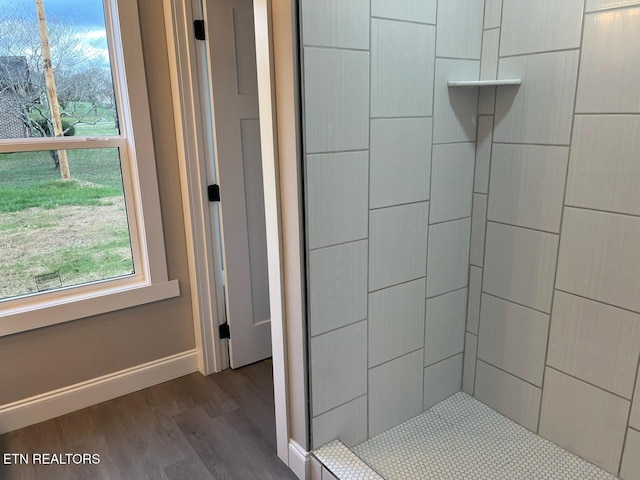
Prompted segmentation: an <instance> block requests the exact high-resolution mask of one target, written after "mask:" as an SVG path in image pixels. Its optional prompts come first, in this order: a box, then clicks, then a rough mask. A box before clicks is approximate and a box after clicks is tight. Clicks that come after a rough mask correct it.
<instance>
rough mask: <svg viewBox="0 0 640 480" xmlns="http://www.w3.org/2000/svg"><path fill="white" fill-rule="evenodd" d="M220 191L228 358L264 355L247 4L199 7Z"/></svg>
mask: <svg viewBox="0 0 640 480" xmlns="http://www.w3.org/2000/svg"><path fill="white" fill-rule="evenodd" d="M204 14H205V29H206V41H207V42H208V44H207V46H208V52H209V65H210V77H211V85H212V89H213V92H212V93H213V95H212V96H213V116H214V130H215V131H214V137H215V139H214V141H215V157H216V158H215V163H216V168H217V173H218V175H217V178H218V181H219V184H220V197H221V201H220V207H221V209H222V215H221V217H222V221H221V223H222V225H221V229H222V239H223V253H224V270H225V293H226V302H227V305H226V307H227V321H228V323H229V327H230V332H231V339H230V340H229V357H230V363H231V367H232V368H238V367H241V366H243V365H247V364H249V363H253V362H257V361H258V360H262V359H264V358H267V357H270V356H271V321H270V318H271V316H270V308H269V278H268V270H267V240H266V230H265V215H264V190H263V183H262V158H261V153H260V121H259V116H258V84H257V75H256V49H255V31H254V23H253V1H252V0H204Z"/></svg>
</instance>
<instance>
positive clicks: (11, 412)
mask: <svg viewBox="0 0 640 480" xmlns="http://www.w3.org/2000/svg"><path fill="white" fill-rule="evenodd" d="M197 371H198V355H197V351H196V350H195V349H194V350H189V351H186V352H182V353H178V354H176V355H171V356H170V357H165V358H161V359H159V360H155V361H153V362H149V363H145V364H142V365H138V366H135V367H131V368H127V369H126V370H121V371H119V372H115V373H111V374H109V375H104V376H103V377H98V378H94V379H91V380H88V381H86V382H81V383H77V384H75V385H71V386H69V387H64V388H60V389H58V390H53V391H51V392H47V393H43V394H41V395H37V396H35V397H30V398H26V399H24V400H19V401H17V402H13V403H9V404H7V405H2V406H0V434H2V433H7V432H10V431H12V430H17V429H19V428H23V427H27V426H29V425H33V424H34V423H39V422H43V421H45V420H49V419H51V418H55V417H59V416H60V415H65V414H67V413H71V412H74V411H76V410H80V409H83V408H86V407H90V406H92V405H96V404H98V403H102V402H106V401H107V400H111V399H113V398H116V397H120V396H122V395H126V394H128V393H133V392H136V391H138V390H142V389H144V388H148V387H151V386H153V385H157V384H159V383H162V382H166V381H169V380H173V379H174V378H178V377H182V376H184V375H188V374H190V373H193V372H197Z"/></svg>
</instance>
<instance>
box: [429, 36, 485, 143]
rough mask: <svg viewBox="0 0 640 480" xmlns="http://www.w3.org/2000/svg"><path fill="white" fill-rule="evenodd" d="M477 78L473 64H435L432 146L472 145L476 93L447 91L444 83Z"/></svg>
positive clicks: (441, 61)
mask: <svg viewBox="0 0 640 480" xmlns="http://www.w3.org/2000/svg"><path fill="white" fill-rule="evenodd" d="M438 31H440V29H438ZM479 78H480V62H479V61H477V60H450V59H445V58H438V59H437V60H436V74H435V83H436V84H435V89H434V92H435V98H434V104H433V116H434V122H435V123H434V125H433V143H451V142H472V141H473V140H474V139H475V138H476V124H477V116H478V89H477V88H449V87H448V86H447V82H448V81H450V80H478V79H479ZM425 88H426V87H425Z"/></svg>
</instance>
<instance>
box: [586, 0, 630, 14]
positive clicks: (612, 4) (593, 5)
mask: <svg viewBox="0 0 640 480" xmlns="http://www.w3.org/2000/svg"><path fill="white" fill-rule="evenodd" d="M635 4H640V0H587V8H586V11H587V12H595V11H597V10H605V9H607V8H616V7H624V6H627V5H635Z"/></svg>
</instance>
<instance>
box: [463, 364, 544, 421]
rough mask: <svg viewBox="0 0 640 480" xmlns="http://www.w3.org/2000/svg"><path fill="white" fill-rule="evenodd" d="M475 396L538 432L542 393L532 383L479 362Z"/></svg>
mask: <svg viewBox="0 0 640 480" xmlns="http://www.w3.org/2000/svg"><path fill="white" fill-rule="evenodd" d="M475 394H476V395H475V396H476V398H477V399H478V400H480V401H481V402H482V403H484V404H485V405H488V406H490V407H491V408H493V409H494V410H497V411H498V412H500V413H501V414H502V415H504V416H505V417H509V418H510V419H511V420H513V421H514V422H517V423H519V424H520V425H522V426H523V427H525V428H528V429H529V430H531V431H533V432H535V431H536V430H537V428H538V412H539V409H540V396H541V391H540V389H539V388H538V387H534V386H533V385H531V384H530V383H527V382H525V381H523V380H520V379H519V378H517V377H514V376H513V375H510V374H508V373H505V372H503V371H502V370H498V369H497V368H495V367H492V366H491V365H489V364H487V363H484V362H483V361H478V365H477V368H476V390H475Z"/></svg>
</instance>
